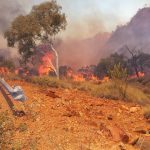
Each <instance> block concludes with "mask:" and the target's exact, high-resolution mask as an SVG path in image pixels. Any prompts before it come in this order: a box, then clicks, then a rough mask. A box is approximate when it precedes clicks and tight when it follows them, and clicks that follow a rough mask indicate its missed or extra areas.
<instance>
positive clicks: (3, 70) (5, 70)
mask: <svg viewBox="0 0 150 150" xmlns="http://www.w3.org/2000/svg"><path fill="white" fill-rule="evenodd" d="M0 74H2V75H8V74H9V69H8V68H7V67H0Z"/></svg>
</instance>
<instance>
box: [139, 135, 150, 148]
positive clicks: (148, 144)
mask: <svg viewBox="0 0 150 150" xmlns="http://www.w3.org/2000/svg"><path fill="white" fill-rule="evenodd" d="M136 147H137V148H140V150H150V135H146V136H142V137H140V138H139V139H138V141H137V143H136Z"/></svg>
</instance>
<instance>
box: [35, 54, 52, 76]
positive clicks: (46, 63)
mask: <svg viewBox="0 0 150 150" xmlns="http://www.w3.org/2000/svg"><path fill="white" fill-rule="evenodd" d="M52 58H53V56H52V54H51V53H50V52H47V53H45V54H44V56H43V57H41V64H40V65H39V66H38V74H39V76H42V75H49V73H50V72H53V71H54V70H53V66H52Z"/></svg>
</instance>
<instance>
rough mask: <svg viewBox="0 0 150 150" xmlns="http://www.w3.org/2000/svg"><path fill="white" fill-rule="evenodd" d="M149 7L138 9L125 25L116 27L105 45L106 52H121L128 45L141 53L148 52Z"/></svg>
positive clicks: (149, 33)
mask: <svg viewBox="0 0 150 150" xmlns="http://www.w3.org/2000/svg"><path fill="white" fill-rule="evenodd" d="M149 18H150V7H146V8H142V9H139V10H138V12H137V13H136V15H135V16H133V18H132V19H131V21H130V22H129V23H127V24H126V25H122V26H118V27H117V29H116V30H115V31H114V32H113V33H112V35H111V37H110V39H109V40H108V42H107V43H106V48H107V50H108V51H107V52H108V53H109V52H113V51H118V50H120V51H123V49H122V47H123V46H124V45H128V46H129V47H130V48H135V47H136V49H138V50H141V51H143V52H147V53H149V52H150V49H149V46H150V28H149V27H150V20H149Z"/></svg>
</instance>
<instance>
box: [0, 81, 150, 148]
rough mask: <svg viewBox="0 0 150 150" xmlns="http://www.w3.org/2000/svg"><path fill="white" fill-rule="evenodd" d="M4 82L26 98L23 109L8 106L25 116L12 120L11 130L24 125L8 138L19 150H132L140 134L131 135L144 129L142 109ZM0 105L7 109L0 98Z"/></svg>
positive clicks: (73, 92) (149, 125) (146, 125)
mask: <svg viewBox="0 0 150 150" xmlns="http://www.w3.org/2000/svg"><path fill="white" fill-rule="evenodd" d="M9 83H10V84H11V85H13V84H16V85H20V86H22V87H23V89H24V91H25V93H26V95H27V97H28V100H27V101H26V102H25V106H22V104H19V102H14V103H15V105H16V107H17V109H24V110H25V112H26V116H24V117H14V116H12V118H13V120H14V122H15V126H16V128H18V127H19V126H20V124H22V123H24V124H25V125H26V128H25V130H24V131H21V132H20V130H16V132H15V134H14V136H13V137H12V138H13V143H14V144H13V145H15V146H16V145H19V146H20V147H21V150H30V149H39V150H119V149H121V148H122V147H123V148H126V149H127V150H134V149H135V147H133V146H131V144H130V143H131V142H132V141H133V140H134V139H135V138H136V137H137V136H140V133H138V132H135V131H137V129H143V130H149V129H150V123H148V121H147V120H146V119H145V118H144V116H143V110H142V108H141V107H140V106H138V105H136V104H133V103H127V102H123V101H115V100H107V99H101V98H96V97H92V96H91V95H90V94H88V93H86V92H81V91H78V90H76V89H74V90H68V89H55V88H46V87H45V88H44V87H41V86H39V85H35V84H30V83H26V82H23V81H9ZM0 104H1V109H0V111H5V110H7V109H9V108H8V106H7V104H6V102H5V100H4V98H3V96H2V95H1V94H0ZM128 138H129V139H128ZM15 146H14V147H15Z"/></svg>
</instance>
